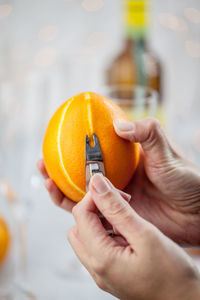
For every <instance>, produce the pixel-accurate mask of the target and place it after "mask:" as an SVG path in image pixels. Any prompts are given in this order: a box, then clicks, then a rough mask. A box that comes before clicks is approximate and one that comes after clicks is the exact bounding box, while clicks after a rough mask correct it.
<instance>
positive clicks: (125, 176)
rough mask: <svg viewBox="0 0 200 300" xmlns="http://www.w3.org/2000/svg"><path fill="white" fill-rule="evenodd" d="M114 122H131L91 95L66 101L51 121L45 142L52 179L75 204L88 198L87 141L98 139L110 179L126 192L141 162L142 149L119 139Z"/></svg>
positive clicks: (110, 102) (97, 97)
mask: <svg viewBox="0 0 200 300" xmlns="http://www.w3.org/2000/svg"><path fill="white" fill-rule="evenodd" d="M113 121H122V122H125V121H129V120H128V118H127V116H126V115H125V113H124V112H123V111H122V110H121V109H120V108H119V107H118V106H117V105H116V104H115V103H114V102H112V101H111V100H109V99H107V98H105V97H102V96H100V95H97V94H95V93H91V92H87V93H82V94H79V95H77V96H75V97H73V98H71V99H69V100H68V101H66V102H65V103H64V104H63V105H62V106H61V107H60V108H58V110H57V111H56V112H55V114H54V115H53V117H52V118H51V120H50V122H49V124H48V127H47V130H46V133H45V137H44V142H43V155H44V163H45V167H46V169H47V172H48V175H49V176H50V178H51V179H52V180H53V181H54V182H55V183H56V184H57V186H58V187H59V188H60V189H61V190H62V192H63V193H64V194H65V195H66V196H67V197H68V198H70V199H72V200H73V201H75V202H78V201H80V200H81V199H82V198H83V197H84V195H85V137H86V135H88V137H89V139H90V144H91V146H93V145H94V144H93V138H92V136H93V133H95V134H96V135H97V137H98V140H99V143H100V147H101V151H102V155H103V160H104V165H105V172H106V176H107V177H108V179H109V180H110V181H111V182H112V183H113V184H114V185H115V186H116V187H117V188H118V189H123V188H124V187H125V186H126V185H127V184H128V182H129V181H130V179H131V177H132V176H133V173H134V171H135V169H136V167H137V164H138V160H139V145H138V144H136V143H131V142H128V141H126V140H124V139H121V138H120V137H118V136H117V134H116V133H115V131H114V128H113Z"/></svg>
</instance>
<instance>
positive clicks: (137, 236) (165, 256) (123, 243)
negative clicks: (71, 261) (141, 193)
mask: <svg viewBox="0 0 200 300" xmlns="http://www.w3.org/2000/svg"><path fill="white" fill-rule="evenodd" d="M98 211H100V212H101V213H102V215H103V216H104V217H105V218H106V219H107V220H108V221H109V223H110V224H112V226H113V227H114V228H115V231H116V232H118V235H117V236H114V237H113V238H111V237H110V236H109V235H108V234H107V231H106V230H105V228H104V227H103V225H102V223H101V221H100V219H99V217H98ZM72 212H73V215H74V218H75V221H76V225H75V226H74V227H73V228H72V229H71V230H70V231H69V233H68V240H69V242H70V243H71V245H72V247H73V249H74V251H75V253H76V254H77V256H78V257H79V259H80V261H81V262H82V263H83V265H84V266H85V267H86V268H87V270H88V271H89V272H90V274H91V275H92V277H93V278H94V280H95V282H96V283H97V285H98V286H99V287H100V288H101V289H103V290H105V291H107V292H109V293H111V294H113V295H114V296H116V297H118V298H120V299H121V300H129V299H130V300H132V299H135V300H136V299H137V300H157V299H158V300H160V299H162V300H172V299H176V300H179V299H180V300H190V299H192V300H197V299H199V298H200V288H199V286H200V285H199V283H200V281H199V280H200V276H199V273H198V271H197V270H196V268H195V266H194V265H193V263H192V261H191V259H190V258H189V256H188V255H187V254H186V253H185V252H184V251H183V250H182V249H181V248H180V247H178V246H177V245H176V244H175V243H174V242H172V241H171V240H170V239H168V238H167V237H165V236H164V235H163V234H162V233H161V232H160V231H159V230H158V229H157V228H156V227H155V226H154V225H152V224H151V223H149V222H147V221H145V220H144V219H143V218H141V217H140V216H139V215H138V214H137V213H136V212H135V211H134V210H133V209H132V208H131V207H130V205H129V204H128V203H127V202H126V201H125V200H124V199H123V198H122V197H121V195H120V194H119V192H118V191H116V190H115V189H114V188H112V186H111V185H109V184H108V181H107V180H106V179H105V177H103V176H101V175H99V174H97V175H94V176H93V177H92V179H91V181H90V186H89V192H88V193H87V195H86V196H85V197H84V198H83V200H82V201H81V202H79V203H78V204H77V205H76V206H75V207H74V208H73V211H72Z"/></svg>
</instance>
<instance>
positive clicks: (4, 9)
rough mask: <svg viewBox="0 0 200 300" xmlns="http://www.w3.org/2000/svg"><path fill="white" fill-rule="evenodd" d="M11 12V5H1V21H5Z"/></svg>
mask: <svg viewBox="0 0 200 300" xmlns="http://www.w3.org/2000/svg"><path fill="white" fill-rule="evenodd" d="M11 11H12V5H10V4H0V19H4V18H6V17H7V16H9V14H10V13H11Z"/></svg>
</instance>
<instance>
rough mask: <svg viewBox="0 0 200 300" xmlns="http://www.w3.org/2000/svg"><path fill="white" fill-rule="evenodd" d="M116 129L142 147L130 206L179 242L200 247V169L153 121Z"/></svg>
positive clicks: (151, 119)
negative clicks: (178, 152) (187, 159)
mask: <svg viewBox="0 0 200 300" xmlns="http://www.w3.org/2000/svg"><path fill="white" fill-rule="evenodd" d="M114 127H115V131H116V133H117V134H118V135H119V136H120V137H121V138H124V139H127V140H129V141H131V142H139V143H140V144H141V149H142V151H141V159H140V164H139V166H138V168H137V170H136V173H135V174H134V176H133V178H132V180H131V182H130V183H129V185H128V186H127V187H126V189H125V191H126V192H127V193H129V194H131V195H132V200H131V201H130V205H131V206H132V207H133V209H134V210H135V211H136V212H137V213H138V214H139V215H140V216H142V217H143V218H145V219H146V220H148V221H149V222H151V223H152V224H154V225H156V227H158V228H159V229H160V230H161V231H162V232H163V233H164V234H166V235H167V236H169V237H170V238H172V239H173V240H175V241H176V242H178V243H180V244H190V245H200V169H198V168H197V167H195V166H193V165H192V164H191V163H189V162H188V161H186V160H185V159H184V158H182V157H181V156H180V155H178V154H177V153H176V152H175V151H174V150H173V148H172V147H171V145H170V144H169V141H168V140H167V137H166V136H165V134H164V132H163V130H162V128H161V127H160V125H159V122H158V121H157V120H155V119H153V118H147V119H144V120H141V121H137V122H134V123H131V122H130V123H123V124H121V127H122V128H121V130H120V124H119V123H118V124H117V123H116V124H114Z"/></svg>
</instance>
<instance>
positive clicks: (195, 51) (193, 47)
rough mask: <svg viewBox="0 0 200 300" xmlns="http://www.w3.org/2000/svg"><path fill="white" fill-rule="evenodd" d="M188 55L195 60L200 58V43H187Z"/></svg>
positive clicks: (190, 41)
mask: <svg viewBox="0 0 200 300" xmlns="http://www.w3.org/2000/svg"><path fill="white" fill-rule="evenodd" d="M185 47H186V50H187V53H188V54H189V55H190V56H191V57H194V58H200V43H199V42H197V41H194V40H187V41H186V42H185Z"/></svg>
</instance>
